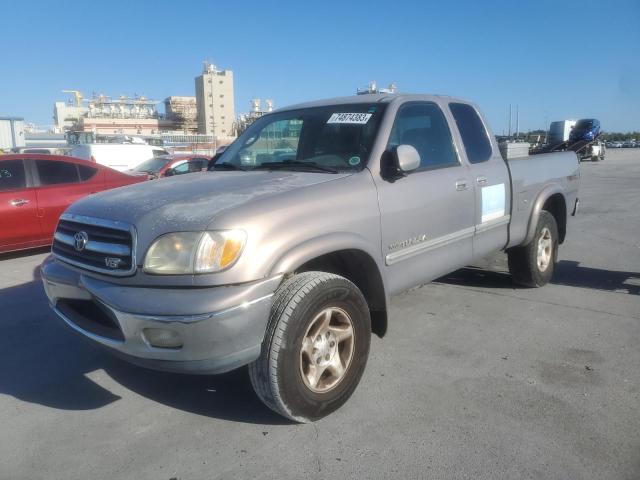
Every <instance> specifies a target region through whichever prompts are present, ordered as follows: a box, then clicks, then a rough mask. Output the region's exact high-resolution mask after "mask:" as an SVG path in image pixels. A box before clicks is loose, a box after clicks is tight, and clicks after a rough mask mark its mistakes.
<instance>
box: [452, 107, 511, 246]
mask: <svg viewBox="0 0 640 480" xmlns="http://www.w3.org/2000/svg"><path fill="white" fill-rule="evenodd" d="M449 109H450V111H451V115H452V116H453V119H454V121H455V124H456V128H457V129H458V132H459V134H460V137H461V139H462V143H463V146H464V148H463V149H461V151H462V152H461V153H462V155H464V156H465V157H466V159H467V162H468V164H469V168H470V177H471V182H472V183H473V184H474V186H475V192H476V193H475V195H476V202H475V205H476V211H475V225H476V232H475V236H474V240H473V256H474V258H481V257H483V256H485V255H487V254H489V253H493V252H495V251H497V250H500V249H502V248H504V247H505V246H506V244H507V240H508V229H509V220H510V218H511V216H510V212H511V205H510V203H511V179H510V177H509V170H508V168H507V165H506V163H505V161H504V160H503V158H502V155H501V154H500V152H499V150H498V149H497V148H495V141H492V140H491V137H490V136H489V132H488V130H487V128H486V126H485V123H484V121H483V119H482V117H481V116H480V114H479V113H478V111H477V109H476V108H475V107H474V106H473V105H471V104H467V103H457V102H452V103H449Z"/></svg>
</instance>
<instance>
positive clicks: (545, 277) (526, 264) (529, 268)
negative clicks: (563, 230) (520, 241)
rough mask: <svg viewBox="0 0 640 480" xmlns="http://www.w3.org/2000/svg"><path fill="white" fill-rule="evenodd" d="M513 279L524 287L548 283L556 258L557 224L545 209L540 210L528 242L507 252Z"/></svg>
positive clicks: (540, 285)
mask: <svg viewBox="0 0 640 480" xmlns="http://www.w3.org/2000/svg"><path fill="white" fill-rule="evenodd" d="M507 255H508V259H509V272H510V273H511V276H512V278H513V281H514V282H515V283H517V284H518V285H522V286H525V287H542V286H544V285H546V284H547V283H549V281H550V280H551V277H553V271H554V268H555V264H556V261H557V259H558V225H557V224H556V219H555V218H554V217H553V215H551V214H550V213H549V212H547V211H546V210H543V211H541V212H540V217H539V219H538V225H537V226H536V232H535V234H534V236H533V240H532V241H531V242H529V244H527V245H524V246H521V247H514V248H511V249H509V251H508V252H507Z"/></svg>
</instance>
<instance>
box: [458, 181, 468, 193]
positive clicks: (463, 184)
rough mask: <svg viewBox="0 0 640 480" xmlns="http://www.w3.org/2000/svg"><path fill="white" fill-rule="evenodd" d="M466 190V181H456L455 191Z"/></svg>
mask: <svg viewBox="0 0 640 480" xmlns="http://www.w3.org/2000/svg"><path fill="white" fill-rule="evenodd" d="M466 189H467V181H466V180H464V179H463V180H456V190H458V191H462V190H466Z"/></svg>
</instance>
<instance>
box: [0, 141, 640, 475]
mask: <svg viewBox="0 0 640 480" xmlns="http://www.w3.org/2000/svg"><path fill="white" fill-rule="evenodd" d="M582 182H583V186H582V189H581V193H580V212H579V214H578V216H577V217H576V218H574V219H571V223H570V224H569V228H568V236H567V241H566V243H565V244H564V245H563V246H562V247H561V249H560V254H559V263H558V265H557V270H556V275H555V277H554V279H553V280H552V283H551V284H550V285H547V286H546V287H544V288H541V289H523V288H517V287H515V286H514V285H513V284H512V282H511V280H510V277H509V276H508V275H507V274H506V273H505V259H504V256H497V257H495V258H493V259H490V260H489V261H488V262H487V263H485V264H482V265H481V266H482V267H483V268H482V269H480V268H468V269H464V270H460V271H457V272H455V273H453V274H451V275H448V276H446V277H445V278H442V279H440V280H438V281H437V282H434V283H432V284H429V285H426V286H423V287H420V288H415V289H413V290H411V291H408V292H406V293H404V294H402V295H399V296H397V297H394V298H393V300H392V309H391V312H390V328H389V332H388V334H387V336H386V337H385V338H384V339H382V340H380V339H378V338H377V337H376V338H374V339H373V341H372V346H371V356H370V359H369V363H368V366H367V370H366V372H365V374H364V377H363V379H362V382H361V383H360V386H359V387H358V389H357V390H356V392H355V394H354V396H353V397H352V398H351V400H350V401H349V402H348V403H347V404H346V405H345V406H344V407H343V408H341V409H340V410H338V411H337V412H335V413H334V414H332V415H330V416H329V417H327V418H325V419H323V420H321V421H318V422H316V423H314V424H307V425H297V424H292V423H289V422H287V421H285V420H284V419H282V418H280V417H278V416H277V415H275V414H273V413H271V412H270V411H269V410H268V409H267V408H266V407H264V406H263V405H262V404H261V403H260V402H259V400H258V399H257V398H256V397H255V395H254V394H253V391H252V389H251V385H250V383H249V380H248V377H247V372H246V370H244V369H242V370H239V371H236V372H231V373H229V374H225V375H221V376H200V377H199V376H181V375H174V374H167V373H159V372H154V371H149V370H144V369H142V368H138V367H135V366H131V365H128V364H126V363H124V362H122V361H120V360H118V359H115V358H112V357H111V356H109V355H108V354H106V353H105V352H103V351H101V350H99V349H97V348H95V347H94V346H93V345H91V344H89V343H87V342H86V341H84V340H83V339H82V338H81V337H79V336H78V335H76V334H75V333H73V332H72V331H70V330H69V329H68V328H66V327H65V326H64V325H63V324H62V323H61V322H60V321H59V320H57V318H56V317H55V315H54V314H53V313H52V312H51V311H50V310H49V308H48V307H47V302H46V299H45V296H44V293H43V290H42V287H41V285H40V281H39V278H38V266H39V264H40V263H41V262H42V260H43V259H44V258H45V256H46V255H47V254H46V251H43V250H40V251H37V252H29V253H27V254H24V253H22V254H14V255H5V256H3V257H0V479H11V480H19V479H29V480H35V479H45V478H46V479H65V480H70V479H110V480H111V479H120V478H123V479H136V480H143V479H154V480H155V479H161V480H170V479H174V478H175V479H181V480H187V479H203V478H206V479H218V478H224V479H245V478H278V479H287V478H292V479H293V478H295V479H301V478H340V479H341V478H393V479H399V478H456V479H458V478H469V479H519V478H545V479H598V480H601V479H640V347H639V345H640V188H639V187H640V149H622V150H609V152H608V156H607V158H606V160H605V161H604V162H598V163H589V162H587V163H583V164H582Z"/></svg>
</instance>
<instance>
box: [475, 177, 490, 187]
mask: <svg viewBox="0 0 640 480" xmlns="http://www.w3.org/2000/svg"><path fill="white" fill-rule="evenodd" d="M476 183H477V184H478V185H485V184H486V183H487V177H484V176H482V175H481V176H479V177H476Z"/></svg>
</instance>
